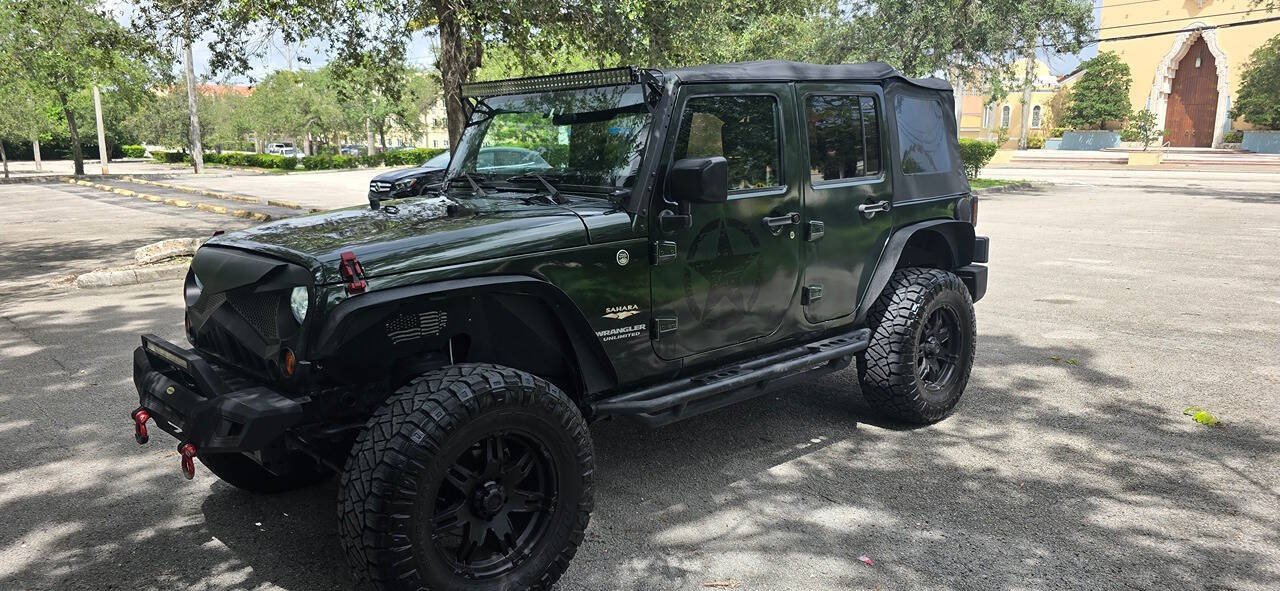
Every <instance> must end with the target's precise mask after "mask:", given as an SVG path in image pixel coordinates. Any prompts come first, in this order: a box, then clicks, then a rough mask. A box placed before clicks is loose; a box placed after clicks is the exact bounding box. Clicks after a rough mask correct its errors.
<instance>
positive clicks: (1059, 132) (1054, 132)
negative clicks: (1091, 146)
mask: <svg viewBox="0 0 1280 591" xmlns="http://www.w3.org/2000/svg"><path fill="white" fill-rule="evenodd" d="M1068 131H1071V128H1070V127H1055V128H1053V129H1051V130H1049V137H1052V138H1060V137H1062V136H1063V135H1064V134H1066V133H1067V132H1068Z"/></svg>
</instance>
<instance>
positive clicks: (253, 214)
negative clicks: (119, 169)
mask: <svg viewBox="0 0 1280 591" xmlns="http://www.w3.org/2000/svg"><path fill="white" fill-rule="evenodd" d="M122 180H124V179H122ZM66 182H67V183H70V184H73V185H81V186H84V187H92V188H94V189H98V190H99V191H107V192H108V193H115V194H117V195H124V196H125V197H135V198H138V199H145V200H147V201H151V202H153V203H163V204H165V205H171V206H173V207H182V208H186V209H198V210H200V211H207V212H209V213H217V214H222V215H229V216H233V217H238V218H245V219H249V220H253V221H255V222H269V221H271V220H272V219H274V218H272V217H271V216H270V215H267V214H265V213H261V212H257V211H250V210H247V209H230V208H227V207H225V206H222V205H214V204H212V203H192V202H190V201H187V200H186V199H176V198H173V197H161V196H159V195H151V194H148V193H139V192H137V191H132V190H129V189H121V188H119V187H112V186H111V185H104V184H102V183H95V182H92V181H86V180H82V179H75V178H68V179H66ZM129 182H136V181H135V180H130V181H129ZM147 184H150V183H147Z"/></svg>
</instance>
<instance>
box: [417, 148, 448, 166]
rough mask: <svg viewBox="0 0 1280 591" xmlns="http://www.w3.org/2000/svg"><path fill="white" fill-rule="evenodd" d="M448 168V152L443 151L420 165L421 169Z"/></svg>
mask: <svg viewBox="0 0 1280 591" xmlns="http://www.w3.org/2000/svg"><path fill="white" fill-rule="evenodd" d="M447 166H449V151H448V150H445V151H443V152H441V153H439V154H436V155H435V156H432V157H431V158H428V159H427V161H426V162H423V163H422V168H445V167H447Z"/></svg>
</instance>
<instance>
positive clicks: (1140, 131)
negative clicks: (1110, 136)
mask: <svg viewBox="0 0 1280 591" xmlns="http://www.w3.org/2000/svg"><path fill="white" fill-rule="evenodd" d="M1163 137H1164V132H1163V131H1161V130H1160V127H1159V126H1158V125H1156V116H1155V113H1152V112H1151V111H1150V110H1147V109H1143V110H1141V111H1138V112H1137V113H1135V114H1134V116H1133V119H1132V120H1131V121H1129V125H1127V126H1125V128H1124V130H1123V131H1121V132H1120V139H1122V140H1124V141H1126V142H1142V149H1143V150H1144V151H1145V150H1146V149H1147V148H1150V147H1151V144H1153V143H1156V142H1158V141H1160V140H1161V139H1163ZM1130 138H1132V139H1130Z"/></svg>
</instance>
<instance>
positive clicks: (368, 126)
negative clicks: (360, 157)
mask: <svg viewBox="0 0 1280 591" xmlns="http://www.w3.org/2000/svg"><path fill="white" fill-rule="evenodd" d="M364 142H365V146H367V147H366V148H365V153H366V154H368V155H369V156H372V155H373V123H372V121H371V120H370V118H369V117H365V118H364Z"/></svg>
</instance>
